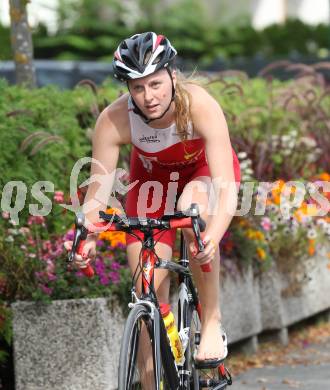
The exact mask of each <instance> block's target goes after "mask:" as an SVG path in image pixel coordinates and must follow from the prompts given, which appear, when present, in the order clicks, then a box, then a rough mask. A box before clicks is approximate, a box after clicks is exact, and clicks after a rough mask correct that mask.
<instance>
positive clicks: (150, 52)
mask: <svg viewBox="0 0 330 390" xmlns="http://www.w3.org/2000/svg"><path fill="white" fill-rule="evenodd" d="M151 55H152V51H151V50H148V51H147V52H146V54H145V56H144V60H143V65H147V64H148V62H149V60H150V57H151Z"/></svg>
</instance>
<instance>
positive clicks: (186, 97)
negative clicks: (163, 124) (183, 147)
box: [174, 70, 202, 142]
mask: <svg viewBox="0 0 330 390" xmlns="http://www.w3.org/2000/svg"><path fill="white" fill-rule="evenodd" d="M176 77H177V82H176V87H175V98H174V102H175V124H176V131H177V133H178V135H179V137H180V139H181V141H183V142H184V141H186V140H187V138H188V129H189V126H190V125H191V94H190V93H189V91H188V90H187V88H186V85H187V84H195V85H199V86H201V84H202V83H201V81H200V80H198V79H197V78H196V76H195V73H192V74H191V75H190V76H189V77H186V76H185V75H184V74H183V73H181V72H180V71H179V70H177V71H176Z"/></svg>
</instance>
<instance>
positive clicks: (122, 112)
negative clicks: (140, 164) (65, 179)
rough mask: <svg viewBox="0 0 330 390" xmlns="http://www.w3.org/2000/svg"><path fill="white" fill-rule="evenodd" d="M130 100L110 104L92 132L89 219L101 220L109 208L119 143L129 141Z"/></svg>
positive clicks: (86, 209)
mask: <svg viewBox="0 0 330 390" xmlns="http://www.w3.org/2000/svg"><path fill="white" fill-rule="evenodd" d="M128 125H129V123H128V115H127V99H126V101H125V99H123V98H120V99H119V101H116V102H115V103H113V105H111V106H109V107H107V108H106V109H105V110H104V111H103V112H102V113H101V114H100V116H99V118H98V120H97V122H96V126H95V131H94V133H93V138H92V143H93V154H92V156H93V162H92V164H91V173H90V179H91V182H90V184H89V186H88V190H87V193H86V197H85V200H84V205H83V212H84V214H85V218H86V222H87V223H93V222H98V221H99V220H100V219H99V211H100V210H103V211H104V210H106V208H107V206H108V200H109V197H110V195H111V190H112V186H113V182H114V178H115V170H116V167H117V163H118V158H119V150H120V145H122V144H126V143H129V142H130V130H129V126H128Z"/></svg>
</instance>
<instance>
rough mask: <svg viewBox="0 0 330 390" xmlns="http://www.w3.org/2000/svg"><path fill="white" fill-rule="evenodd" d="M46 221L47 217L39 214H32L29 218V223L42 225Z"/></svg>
mask: <svg viewBox="0 0 330 390" xmlns="http://www.w3.org/2000/svg"><path fill="white" fill-rule="evenodd" d="M44 223H45V218H44V217H42V216H39V215H30V217H29V218H28V225H33V224H35V225H42V224H44Z"/></svg>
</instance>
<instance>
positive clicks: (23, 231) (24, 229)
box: [18, 226, 30, 236]
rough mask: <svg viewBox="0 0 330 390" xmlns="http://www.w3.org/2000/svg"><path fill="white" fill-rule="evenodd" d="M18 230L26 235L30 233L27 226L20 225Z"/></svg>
mask: <svg viewBox="0 0 330 390" xmlns="http://www.w3.org/2000/svg"><path fill="white" fill-rule="evenodd" d="M18 231H19V232H20V233H21V234H23V236H26V235H28V234H29V233H30V229H29V228H28V227H25V226H23V227H21V228H20V229H18Z"/></svg>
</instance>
